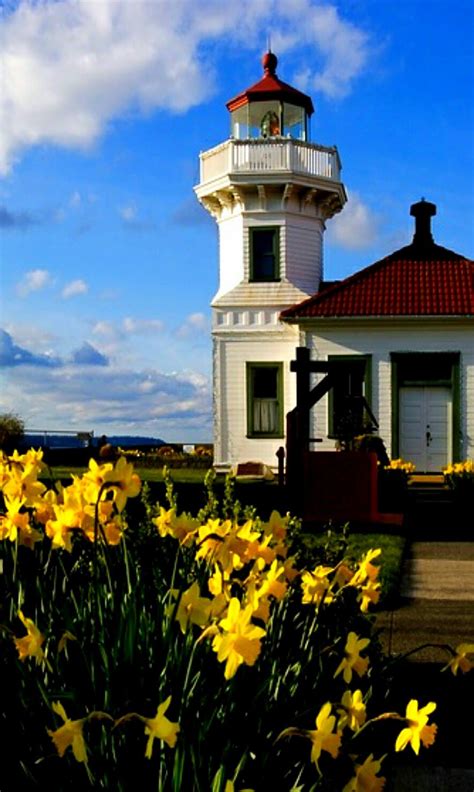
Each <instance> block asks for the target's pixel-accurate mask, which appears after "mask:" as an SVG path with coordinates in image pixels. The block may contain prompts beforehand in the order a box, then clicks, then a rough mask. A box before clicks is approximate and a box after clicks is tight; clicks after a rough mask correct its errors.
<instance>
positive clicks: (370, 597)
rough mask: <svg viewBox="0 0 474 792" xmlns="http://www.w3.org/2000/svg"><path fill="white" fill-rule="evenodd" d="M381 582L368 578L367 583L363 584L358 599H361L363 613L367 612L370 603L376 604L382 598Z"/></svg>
mask: <svg viewBox="0 0 474 792" xmlns="http://www.w3.org/2000/svg"><path fill="white" fill-rule="evenodd" d="M380 589H381V586H380V583H377V582H374V581H373V580H370V579H369V580H367V583H365V585H363V586H361V588H360V593H359V596H358V599H359V600H360V609H361V611H362V613H367V611H368V610H369V605H376V604H377V602H378V601H379V599H380Z"/></svg>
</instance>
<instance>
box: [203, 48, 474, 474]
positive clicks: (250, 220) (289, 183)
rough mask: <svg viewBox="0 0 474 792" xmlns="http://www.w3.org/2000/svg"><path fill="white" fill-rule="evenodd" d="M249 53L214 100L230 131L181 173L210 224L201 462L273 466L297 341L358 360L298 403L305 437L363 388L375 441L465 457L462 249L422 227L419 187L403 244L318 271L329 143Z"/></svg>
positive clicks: (303, 99)
mask: <svg viewBox="0 0 474 792" xmlns="http://www.w3.org/2000/svg"><path fill="white" fill-rule="evenodd" d="M263 65H264V76H263V78H262V79H261V80H260V81H259V82H258V83H256V85H254V86H252V87H251V88H249V89H247V90H246V91H243V92H242V93H241V94H239V95H238V96H237V97H235V98H234V99H232V100H231V101H230V102H228V104H227V107H228V110H229V111H230V117H231V137H230V138H229V139H228V140H227V141H225V142H224V143H222V144H220V145H219V146H217V147H215V148H213V149H211V150H209V151H206V152H204V153H203V154H201V178H200V183H199V185H198V186H197V187H196V188H195V189H196V194H197V196H198V198H199V200H200V201H201V203H202V204H203V205H204V206H205V207H206V209H207V210H208V211H209V212H210V213H211V214H212V215H213V216H214V218H215V219H216V221H217V224H218V228H219V242H220V278H219V288H218V291H217V294H216V296H215V298H214V300H213V302H212V308H213V343H214V374H213V387H214V429H215V436H214V442H215V462H216V465H217V466H218V467H220V468H227V467H229V466H231V465H235V464H236V463H238V462H245V461H248V460H258V461H262V462H264V463H266V464H267V465H270V466H272V467H275V466H276V451H277V449H278V448H279V447H280V446H282V445H284V444H285V415H286V413H287V412H289V411H290V410H291V409H292V408H293V407H294V406H295V399H296V388H295V385H296V383H295V375H294V374H293V373H291V372H290V361H291V360H293V359H294V357H295V349H296V347H297V346H306V347H308V348H309V349H310V351H311V357H312V358H313V359H315V360H320V361H322V360H337V359H340V360H350V361H353V362H357V361H359V360H360V361H361V366H360V373H359V375H357V367H356V368H355V369H354V367H351V368H350V371H351V374H350V375H348V376H347V381H341V382H340V383H339V385H338V388H337V389H335V390H333V391H331V392H330V393H329V394H328V395H327V396H326V397H324V398H323V399H322V400H321V401H320V402H318V404H316V406H315V407H314V408H313V411H312V419H311V420H312V424H313V426H312V428H311V432H310V436H311V437H317V438H321V439H322V443H320V444H319V445H318V446H317V448H318V449H321V450H330V449H334V448H335V439H334V438H335V435H336V434H337V433H336V430H335V427H336V426H337V423H338V410H339V409H340V405H341V404H343V403H344V401H345V398H346V396H348V395H349V396H351V395H352V396H360V395H363V396H365V398H366V399H367V402H368V403H369V405H370V407H371V410H372V412H373V414H374V415H375V416H376V418H377V420H378V423H379V430H378V432H379V434H380V436H381V437H382V438H383V439H384V441H385V444H386V446H387V450H388V453H389V455H390V456H391V457H399V456H402V457H403V458H405V459H407V460H409V461H411V462H414V463H415V465H416V467H417V471H420V472H422V471H424V472H431V471H440V470H441V469H442V468H443V467H444V466H445V465H447V464H449V463H450V462H452V461H456V460H460V459H465V458H470V457H473V456H474V262H473V261H471V260H468V259H466V258H465V257H464V256H462V255H460V254H458V253H454V252H453V251H451V250H447V249H446V248H444V247H441V246H440V245H438V244H436V243H435V242H434V240H433V237H432V232H431V218H432V217H433V216H434V215H435V214H436V207H435V206H434V204H432V203H429V202H428V201H424V200H421V201H420V202H419V203H416V204H414V205H413V206H412V207H411V209H410V212H411V214H412V215H413V217H414V224H415V229H414V236H413V241H412V243H411V244H409V245H407V246H406V247H404V248H402V249H401V250H398V251H395V252H394V253H391V254H390V255H388V256H386V257H385V258H383V259H382V260H381V261H378V262H376V263H375V264H372V265H370V266H368V267H366V268H365V269H362V270H361V271H359V272H357V273H356V274H355V275H352V276H351V277H349V278H346V279H345V280H343V281H340V282H337V283H334V282H333V283H330V284H329V283H325V281H324V279H323V266H322V261H323V234H324V230H325V223H326V221H327V220H329V219H330V218H331V217H333V216H334V214H335V213H336V212H339V211H341V210H342V208H343V206H344V204H345V202H346V193H345V190H344V186H343V184H342V182H341V179H340V170H341V163H340V159H339V155H338V152H337V149H336V148H333V147H326V146H321V145H318V144H315V143H312V142H310V132H309V121H310V117H311V115H312V113H313V105H312V101H311V99H310V97H308V96H306V95H305V94H302V93H300V92H299V91H297V90H295V89H294V88H292V87H291V86H289V85H287V84H286V83H284V82H282V81H281V80H280V79H279V78H278V77H277V75H276V65H277V59H276V57H275V55H273V53H267V54H266V55H265V56H264V59H263ZM318 376H319V375H318ZM316 381H317V376H316V375H315V382H316Z"/></svg>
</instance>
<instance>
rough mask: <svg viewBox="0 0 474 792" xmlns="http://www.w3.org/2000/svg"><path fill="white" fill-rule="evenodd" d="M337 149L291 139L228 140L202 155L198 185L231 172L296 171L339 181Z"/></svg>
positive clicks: (250, 173)
mask: <svg viewBox="0 0 474 792" xmlns="http://www.w3.org/2000/svg"><path fill="white" fill-rule="evenodd" d="M340 171H341V162H340V160H339V154H338V151H337V149H336V148H329V147H327V146H318V145H316V144H315V143H304V142H303V141H301V140H294V139H293V138H287V139H286V138H285V139H272V140H233V139H231V140H227V141H226V142H225V143H221V144H220V145H219V146H216V147H215V148H213V149H210V150H209V151H204V152H202V154H201V179H200V180H201V184H202V183H205V182H209V181H213V180H214V179H218V178H220V177H221V176H225V175H227V174H228V175H231V174H242V175H244V174H249V175H258V174H259V173H267V174H269V173H272V172H273V173H282V174H284V173H297V174H301V175H304V176H322V177H323V178H326V179H331V180H332V181H337V182H338V181H340Z"/></svg>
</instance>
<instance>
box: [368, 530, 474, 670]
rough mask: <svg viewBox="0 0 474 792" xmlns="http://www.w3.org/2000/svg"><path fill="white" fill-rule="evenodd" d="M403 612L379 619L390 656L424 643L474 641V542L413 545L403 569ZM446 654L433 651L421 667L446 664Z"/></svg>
mask: <svg viewBox="0 0 474 792" xmlns="http://www.w3.org/2000/svg"><path fill="white" fill-rule="evenodd" d="M400 594H401V602H400V607H399V608H397V609H396V610H393V611H385V612H384V613H381V614H379V615H378V616H377V626H378V627H381V628H383V634H382V642H383V645H384V649H385V651H386V652H388V653H389V654H399V653H405V652H408V651H411V650H412V649H415V648H416V647H417V646H420V645H422V644H425V643H441V644H450V645H451V646H453V647H456V646H457V645H458V644H460V643H465V642H474V542H414V543H413V545H412V546H411V548H410V555H409V556H408V558H407V559H406V561H405V563H404V566H403V573H402V581H401V586H400ZM446 657H447V655H446V652H444V651H443V650H440V649H435V648H428V649H425V650H423V651H422V652H420V653H417V654H416V655H413V660H414V661H415V662H416V661H417V660H418V661H419V662H432V663H441V662H445V661H446Z"/></svg>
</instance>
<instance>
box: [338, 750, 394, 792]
mask: <svg viewBox="0 0 474 792" xmlns="http://www.w3.org/2000/svg"><path fill="white" fill-rule="evenodd" d="M382 761H383V759H374V757H373V754H370V756H368V757H367V759H365V761H364V762H363V763H362V764H359V765H358V764H356V766H355V775H354V776H353V778H351V780H350V781H349V782H348V783H347V784H346V786H345V787H344V789H343V790H342V792H380V791H381V790H382V789H383V788H384V786H385V778H383V777H380V776H378V775H377V773H379V772H380V769H381V766H382Z"/></svg>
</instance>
